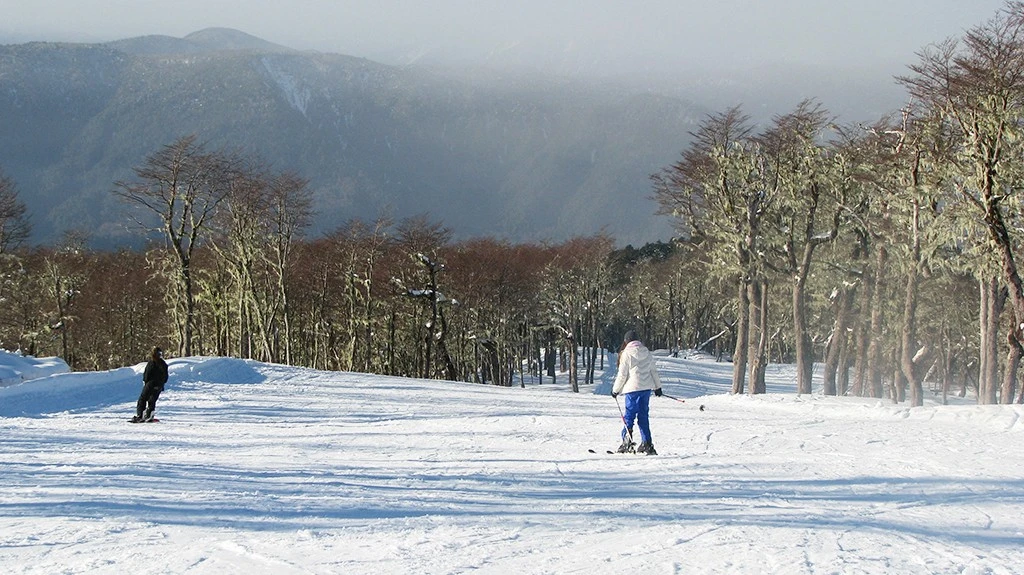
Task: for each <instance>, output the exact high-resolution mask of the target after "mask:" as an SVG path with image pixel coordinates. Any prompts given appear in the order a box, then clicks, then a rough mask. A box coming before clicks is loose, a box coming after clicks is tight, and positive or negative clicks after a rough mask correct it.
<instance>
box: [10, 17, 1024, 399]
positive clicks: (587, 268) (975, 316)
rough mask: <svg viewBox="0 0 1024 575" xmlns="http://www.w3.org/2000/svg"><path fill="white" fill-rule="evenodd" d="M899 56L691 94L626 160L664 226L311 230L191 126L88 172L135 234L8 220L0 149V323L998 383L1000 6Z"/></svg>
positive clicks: (555, 366) (393, 370)
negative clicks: (895, 94) (670, 127)
mask: <svg viewBox="0 0 1024 575" xmlns="http://www.w3.org/2000/svg"><path fill="white" fill-rule="evenodd" d="M898 80H899V82H900V83H901V84H902V85H903V86H905V88H906V90H907V94H908V103H907V105H906V107H905V108H904V109H902V110H898V111H895V112H894V113H893V114H892V115H891V116H890V117H887V118H882V119H880V120H879V121H878V122H876V123H875V124H873V125H845V126H844V125H839V124H838V123H837V122H836V120H835V118H833V117H832V116H831V114H830V113H829V112H828V110H827V109H826V108H825V106H824V105H823V104H821V103H819V102H817V101H815V100H807V101H804V102H801V103H799V104H798V105H797V106H796V107H795V108H794V109H793V110H792V111H790V112H788V113H785V114H780V115H778V116H776V117H775V118H773V119H772V121H771V122H769V123H767V124H766V125H755V124H753V123H752V122H751V121H750V119H749V118H748V117H747V116H746V115H745V114H744V112H743V110H742V108H741V107H732V108H728V109H725V110H722V111H720V112H717V113H714V114H711V115H710V116H708V117H707V118H705V119H704V120H703V121H702V122H701V123H700V125H699V126H698V128H697V129H696V130H695V131H694V133H693V140H692V144H690V145H689V147H687V148H686V149H685V150H682V152H681V154H680V156H679V159H678V161H676V162H675V163H674V164H672V165H670V166H666V167H664V168H663V169H662V170H661V171H659V172H658V173H656V174H653V175H652V176H651V187H650V188H649V190H648V193H649V194H650V195H652V196H653V197H654V198H655V199H656V200H657V205H658V206H659V207H660V210H659V215H660V216H663V217H669V218H672V220H673V222H675V224H676V225H677V227H678V230H679V233H678V236H677V237H675V238H672V239H671V240H667V241H665V242H659V243H654V244H649V245H646V246H641V247H639V248H635V247H632V246H627V247H625V248H618V247H616V242H615V238H612V237H609V236H607V235H605V234H595V235H593V236H588V237H578V238H575V239H572V240H568V241H564V242H559V243H544V242H539V243H519V244H512V243H509V242H505V241H501V240H497V239H493V238H477V239H470V240H460V241H453V239H452V238H453V234H452V232H451V230H449V229H447V228H446V227H445V226H444V224H443V222H441V221H435V220H432V219H431V217H430V216H426V215H424V216H420V217H414V218H407V219H403V220H401V221H392V220H391V219H390V218H389V217H387V215H381V216H380V217H379V218H378V219H377V220H375V221H361V220H350V221H345V222H340V223H339V225H338V226H337V228H336V229H335V230H334V231H333V232H332V233H330V234H327V235H325V236H323V237H316V238H310V237H307V236H306V234H305V231H306V230H307V228H308V226H309V223H310V221H311V218H312V217H313V215H314V214H315V213H316V206H315V205H314V204H313V201H312V199H311V198H312V195H311V193H310V191H309V187H308V182H307V181H306V180H305V179H304V178H303V176H302V175H301V174H296V173H293V172H288V171H283V172H282V171H276V170H274V169H272V168H270V167H269V166H268V165H267V163H266V162H264V161H263V160H261V159H259V158H253V157H247V156H244V155H240V154H239V153H237V152H232V151H229V150H224V149H216V150H213V149H209V148H208V147H207V146H206V145H204V144H203V143H202V142H201V139H200V138H201V135H195V134H193V135H187V136H183V137H181V138H179V139H177V140H175V141H173V142H170V143H168V144H167V145H165V146H163V147H162V148H160V149H159V150H154V151H152V152H151V153H150V154H149V155H148V156H147V158H146V159H145V161H144V162H142V163H141V164H140V165H138V166H135V167H134V178H132V179H130V180H127V181H123V182H114V183H113V185H112V190H113V191H112V193H114V194H116V195H118V196H119V197H120V198H121V199H122V200H123V201H124V202H126V203H127V204H128V205H129V206H131V207H132V208H133V209H132V213H133V214H135V216H136V222H135V225H136V227H137V229H138V232H139V234H140V235H141V237H143V238H145V239H146V241H147V242H148V243H147V247H146V248H145V249H134V250H133V249H123V250H120V251H113V252H112V251H97V250H94V249H90V248H89V247H88V237H87V236H85V235H78V234H69V235H68V236H67V237H66V238H65V239H64V240H63V241H62V242H60V244H59V245H55V246H27V245H26V243H27V239H28V237H29V232H30V227H29V225H30V219H29V217H28V214H27V213H26V209H25V207H24V204H23V203H21V201H20V200H19V197H18V194H19V190H18V187H17V183H16V182H14V181H12V180H11V179H10V178H7V177H3V176H2V174H0V298H2V299H3V302H4V305H3V306H0V345H2V346H3V347H5V348H7V349H11V350H20V351H21V352H23V353H25V354H31V355H37V356H47V355H56V356H60V357H62V358H63V359H64V360H65V361H67V362H68V364H69V365H70V366H71V367H72V368H74V369H76V370H102V369H109V368H113V367H119V366H123V365H131V364H135V363H138V362H140V361H142V360H143V359H144V358H145V356H146V352H147V350H148V349H149V348H150V347H151V346H153V345H160V346H161V347H164V348H165V349H167V350H169V351H170V352H171V355H180V356H184V355H225V356H234V357H241V358H252V359H257V360H260V361H268V362H277V363H286V364H290V365H296V366H307V367H311V368H316V369H327V370H346V371H360V372H368V373H379V374H390V375H400V376H410V377H421V378H443V379H450V380H458V381H466V382H477V383H486V384H494V385H501V386H513V385H524V384H525V383H524V382H525V381H526V380H527V378H530V380H531V381H536V380H538V378H539V381H540V382H541V383H559V384H565V385H569V386H571V387H572V389H573V390H574V391H578V390H579V386H580V385H581V384H585V383H590V382H592V381H593V373H594V368H595V366H597V367H600V366H602V364H603V362H605V361H608V359H609V358H608V357H607V355H606V354H607V352H609V351H611V352H614V351H615V350H616V349H617V348H618V343H619V340H620V339H621V334H622V333H623V332H624V331H625V330H626V329H629V328H633V329H636V330H638V331H639V333H640V334H641V336H642V338H643V339H644V340H645V341H646V342H647V343H648V346H649V347H652V348H661V349H669V350H672V351H678V350H679V349H700V350H704V351H708V352H711V353H715V354H717V355H718V356H719V357H720V358H721V359H722V360H727V361H732V365H733V385H732V391H733V392H734V393H765V392H766V391H767V390H766V388H765V378H764V374H765V367H766V365H767V364H768V363H769V362H784V363H793V364H796V365H797V372H798V378H799V381H798V388H799V391H800V393H811V392H812V389H811V378H812V373H814V369H815V364H817V365H818V366H819V369H821V371H822V373H823V382H824V387H823V390H822V391H823V392H824V393H825V394H835V395H856V396H869V397H878V398H887V399H888V400H891V401H895V402H903V401H908V402H909V403H910V404H911V405H921V404H922V402H923V397H924V394H925V393H935V394H941V395H942V398H943V399H944V398H945V397H947V396H948V394H959V395H972V396H976V397H977V400H978V402H979V403H1000V402H1001V403H1011V402H1013V401H1015V400H1016V401H1017V402H1024V393H1021V391H1020V385H1018V382H1017V380H1018V372H1019V367H1020V363H1021V357H1022V356H1024V347H1022V342H1024V282H1022V280H1021V276H1020V272H1019V269H1018V263H1017V260H1018V259H1019V247H1020V245H1021V239H1022V236H1024V213H1022V209H1021V198H1020V194H1021V192H1022V190H1021V188H1022V185H1024V138H1022V137H1021V136H1022V130H1024V4H1022V3H1020V2H1009V3H1007V4H1006V6H1005V8H1004V9H1003V10H1002V11H1001V12H1000V13H999V14H997V15H996V16H995V17H993V18H992V19H991V20H990V21H988V22H986V23H984V24H981V25H979V26H977V27H975V28H972V29H971V30H968V31H967V32H965V33H964V34H963V36H962V37H960V38H952V39H948V40H945V41H942V42H939V43H936V44H934V45H931V46H928V47H926V48H924V49H922V50H921V51H920V53H919V54H918V61H917V62H916V63H914V64H912V65H910V66H909V67H908V72H907V75H906V76H903V77H900V78H899V79H898ZM551 193H557V191H552V192H551ZM636 200H637V198H623V199H622V201H623V202H632V201H636ZM450 208H451V209H456V207H454V206H453V207H450Z"/></svg>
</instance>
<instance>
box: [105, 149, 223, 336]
mask: <svg viewBox="0 0 1024 575" xmlns="http://www.w3.org/2000/svg"><path fill="white" fill-rule="evenodd" d="M236 163H237V161H236V160H234V159H233V158H232V157H230V156H228V155H226V154H223V153H211V152H207V151H206V149H205V147H204V146H203V145H202V144H199V143H197V142H196V136H194V135H190V136H185V137H182V138H179V139H178V140H176V141H175V142H173V143H171V144H168V145H166V146H164V147H163V148H161V149H160V150H159V151H157V152H156V153H154V154H152V155H150V156H149V157H147V158H146V161H145V163H144V164H143V165H141V166H139V167H137V168H135V175H136V178H137V180H136V181H134V182H117V184H116V187H115V190H114V193H115V194H117V195H118V196H120V197H121V198H123V199H124V200H125V201H127V202H129V203H132V204H135V205H136V206H137V207H138V208H139V209H140V210H141V211H142V212H143V213H144V214H147V215H148V216H150V217H148V218H140V219H138V220H137V223H138V224H139V225H140V226H141V227H142V228H143V229H145V230H148V231H159V232H160V233H162V234H163V235H164V237H165V239H166V240H167V242H168V244H169V246H168V247H169V249H170V250H171V251H172V252H173V254H174V257H175V260H176V262H177V269H176V274H175V275H176V277H175V278H173V279H174V280H175V281H173V282H171V284H172V285H173V286H174V287H175V288H177V289H178V290H180V292H181V294H182V297H181V301H182V302H183V307H184V309H183V310H181V315H180V317H179V319H178V321H179V327H180V336H179V339H180V341H179V342H178V353H179V354H182V355H192V353H193V344H194V341H193V337H194V333H195V325H196V294H195V285H194V277H193V271H192V257H193V254H194V252H195V250H196V248H197V246H198V245H199V243H200V241H201V240H202V239H203V234H204V233H205V232H206V231H207V230H206V227H207V225H208V224H209V221H210V219H211V217H212V216H213V214H214V212H215V211H216V209H217V206H218V205H219V204H220V202H221V201H222V200H224V198H226V197H227V196H228V194H229V193H230V191H231V182H232V179H233V177H234V173H233V172H234V168H235V165H236ZM152 216H155V219H156V221H157V223H156V224H155V225H154V224H153V223H151V222H152V221H153V219H152Z"/></svg>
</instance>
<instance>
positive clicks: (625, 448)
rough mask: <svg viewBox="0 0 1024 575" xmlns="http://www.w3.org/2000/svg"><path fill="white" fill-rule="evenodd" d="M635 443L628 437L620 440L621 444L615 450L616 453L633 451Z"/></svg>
mask: <svg viewBox="0 0 1024 575" xmlns="http://www.w3.org/2000/svg"><path fill="white" fill-rule="evenodd" d="M635 448H636V444H635V443H633V442H632V441H630V440H629V439H628V438H626V439H623V440H622V445H620V446H619V448H618V449H616V450H615V452H616V453H633V452H634V451H635Z"/></svg>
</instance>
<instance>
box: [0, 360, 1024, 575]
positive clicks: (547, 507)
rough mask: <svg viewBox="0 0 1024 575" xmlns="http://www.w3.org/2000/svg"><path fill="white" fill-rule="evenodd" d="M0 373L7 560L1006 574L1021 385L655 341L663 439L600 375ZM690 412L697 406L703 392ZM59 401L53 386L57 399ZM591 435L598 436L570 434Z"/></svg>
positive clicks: (322, 568) (1016, 536) (13, 564)
mask: <svg viewBox="0 0 1024 575" xmlns="http://www.w3.org/2000/svg"><path fill="white" fill-rule="evenodd" d="M170 364H171V382H170V384H169V386H168V389H167V391H166V392H165V393H164V395H163V396H162V397H161V400H160V402H159V404H158V415H159V416H160V418H161V419H162V422H161V423H156V424H151V425H144V426H140V425H131V424H128V423H127V422H126V421H125V419H126V418H127V417H129V416H130V415H131V414H132V413H133V411H134V401H135V396H136V395H137V393H138V391H139V388H140V383H139V381H138V379H139V373H140V372H141V365H140V366H134V367H132V368H122V369H121V370H115V371H112V372H104V373H98V374H63V375H48V376H46V377H44V378H41V379H36V380H31V381H28V382H25V383H22V384H19V385H13V386H11V387H7V388H3V389H0V436H2V437H3V441H2V443H0V476H2V477H3V481H2V482H0V521H2V523H0V524H2V525H3V528H2V529H0V565H2V566H3V571H4V572H5V573H11V574H33V575H34V574H52V573H67V574H77V573H111V574H114V573H117V574H121V573H126V572H131V573H133V574H134V573H188V574H201V573H216V574H218V575H224V574H234V573H238V574H252V573H273V574H277V573H285V574H290V573H303V574H306V573H317V574H320V573H345V574H349V573H367V574H380V573H465V572H470V571H472V572H475V573H529V574H533V573H552V574H555V573H559V574H562V573H587V574H592V573H622V572H638V573H780V574H826V573H842V574H875V573H878V574H882V573H886V574H888V573H965V574H972V575H980V574H993V575H999V574H1011V573H1020V569H1021V568H1020V566H1021V565H1024V461H1022V459H1024V458H1022V456H1021V455H1020V454H1019V449H1017V448H1016V446H1017V445H1019V444H1020V442H1021V439H1022V425H1021V423H1020V415H1021V413H1022V408H1021V406H976V405H971V404H968V403H961V404H960V405H951V406H941V405H935V404H928V405H926V406H925V407H920V408H907V407H906V406H905V405H892V404H890V403H888V402H886V401H880V400H871V399H859V398H828V397H823V396H820V395H804V396H797V395H795V394H793V393H792V391H793V389H794V384H793V375H792V374H793V371H792V368H791V366H772V371H771V376H770V377H771V379H770V383H769V392H770V393H769V394H768V395H765V396H758V397H748V396H730V395H728V394H726V393H724V392H725V391H726V390H728V386H729V382H730V377H729V373H730V371H729V370H730V369H731V366H730V365H729V364H724V363H715V362H713V361H711V360H708V359H706V358H700V357H691V358H669V357H667V356H665V355H664V354H662V355H661V356H660V358H659V366H660V368H661V371H662V380H663V382H664V385H665V388H666V391H667V393H669V394H671V395H674V396H677V397H681V398H686V400H687V401H686V403H678V402H674V401H670V400H666V399H657V398H656V399H653V400H652V408H651V411H652V412H651V420H652V429H653V434H654V439H655V445H656V446H657V448H658V451H659V455H658V456H652V457H644V456H637V455H628V454H626V455H623V454H614V455H609V454H605V453H604V450H605V449H609V448H611V449H614V447H615V446H616V445H617V443H618V441H617V438H618V433H619V429H620V426H621V423H620V421H619V413H618V411H617V408H616V404H615V402H614V401H613V400H611V398H609V397H607V388H608V387H610V376H609V374H601V377H600V380H601V381H600V382H599V383H598V384H597V386H596V389H593V388H585V389H584V392H583V393H580V394H573V393H571V392H570V391H569V390H568V389H567V387H566V386H565V385H564V376H562V378H561V379H560V381H559V383H557V384H555V385H551V384H550V383H546V384H543V385H536V384H532V383H531V384H530V385H528V386H527V388H526V389H519V388H495V387H491V386H480V385H475V384H466V383H451V382H442V381H423V380H413V379H401V378H388V377H378V376H370V375H364V374H353V373H325V372H317V371H312V370H305V369H297V368H288V367H284V366H277V365H266V364H259V363H255V362H250V361H242V360H233V359H224V358H188V359H178V360H173V361H171V362H170ZM702 404H703V405H705V406H706V407H707V409H706V410H705V411H699V409H698V407H699V406H700V405H702ZM56 406H63V407H56ZM588 448H593V449H595V451H597V452H598V453H597V454H590V453H588V452H587V449H588Z"/></svg>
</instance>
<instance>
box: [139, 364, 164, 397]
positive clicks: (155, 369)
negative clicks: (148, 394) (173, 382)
mask: <svg viewBox="0 0 1024 575" xmlns="http://www.w3.org/2000/svg"><path fill="white" fill-rule="evenodd" d="M142 381H143V383H146V384H152V385H154V386H156V387H159V388H160V389H163V388H164V384H165V383H167V362H166V361H164V360H163V359H161V358H156V359H151V360H149V363H147V364H146V371H145V372H143V373H142Z"/></svg>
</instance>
